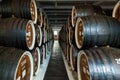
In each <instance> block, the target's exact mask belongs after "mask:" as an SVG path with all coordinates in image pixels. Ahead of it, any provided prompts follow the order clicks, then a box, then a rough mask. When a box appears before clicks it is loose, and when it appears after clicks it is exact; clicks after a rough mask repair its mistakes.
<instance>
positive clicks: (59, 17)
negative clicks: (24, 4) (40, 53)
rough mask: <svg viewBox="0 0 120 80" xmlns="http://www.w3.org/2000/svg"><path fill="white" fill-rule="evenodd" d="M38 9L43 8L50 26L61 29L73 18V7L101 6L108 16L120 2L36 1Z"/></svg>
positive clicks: (83, 0)
mask: <svg viewBox="0 0 120 80" xmlns="http://www.w3.org/2000/svg"><path fill="white" fill-rule="evenodd" d="M36 1H37V6H38V8H42V9H43V11H44V13H45V14H46V15H47V19H48V20H49V23H50V26H51V27H53V28H56V29H60V28H61V27H62V26H63V25H64V24H65V22H66V21H67V19H68V17H70V16H71V11H72V6H73V5H76V6H77V5H80V4H93V5H99V6H101V7H102V8H103V9H104V10H105V12H106V13H107V14H108V15H111V13H112V10H113V8H114V6H115V4H116V3H117V2H118V0H36Z"/></svg>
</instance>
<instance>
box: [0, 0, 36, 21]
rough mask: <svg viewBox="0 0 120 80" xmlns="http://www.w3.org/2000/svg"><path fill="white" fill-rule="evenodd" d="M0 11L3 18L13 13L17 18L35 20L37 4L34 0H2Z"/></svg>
mask: <svg viewBox="0 0 120 80" xmlns="http://www.w3.org/2000/svg"><path fill="white" fill-rule="evenodd" d="M0 5H1V7H0V8H1V9H0V11H1V12H0V13H1V15H2V17H3V18H7V17H11V16H12V15H14V16H15V17H18V18H24V19H30V20H32V21H33V22H34V23H36V22H37V6H36V2H35V0H2V2H1V3H0Z"/></svg>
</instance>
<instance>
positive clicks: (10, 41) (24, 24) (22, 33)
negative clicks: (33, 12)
mask: <svg viewBox="0 0 120 80" xmlns="http://www.w3.org/2000/svg"><path fill="white" fill-rule="evenodd" d="M34 44H35V28H34V25H33V22H32V21H31V20H25V19H16V18H7V19H0V46H7V47H16V48H19V49H25V50H26V49H30V50H32V49H33V48H34Z"/></svg>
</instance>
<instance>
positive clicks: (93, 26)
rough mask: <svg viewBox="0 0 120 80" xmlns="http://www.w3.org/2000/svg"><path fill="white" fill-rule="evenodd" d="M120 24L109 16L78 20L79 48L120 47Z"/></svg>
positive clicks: (76, 29)
mask: <svg viewBox="0 0 120 80" xmlns="http://www.w3.org/2000/svg"><path fill="white" fill-rule="evenodd" d="M119 30H120V22H119V21H117V20H116V19H114V18H112V17H107V16H86V17H81V18H78V19H77V22H76V27H75V41H76V45H77V47H78V48H79V49H80V48H89V47H92V46H95V45H96V46H106V45H109V46H114V47H120V31H119Z"/></svg>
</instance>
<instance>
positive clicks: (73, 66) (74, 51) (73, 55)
mask: <svg viewBox="0 0 120 80" xmlns="http://www.w3.org/2000/svg"><path fill="white" fill-rule="evenodd" d="M78 51H79V50H78V49H77V48H76V47H74V46H73V45H71V46H70V65H71V69H72V70H73V71H77V55H78Z"/></svg>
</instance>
